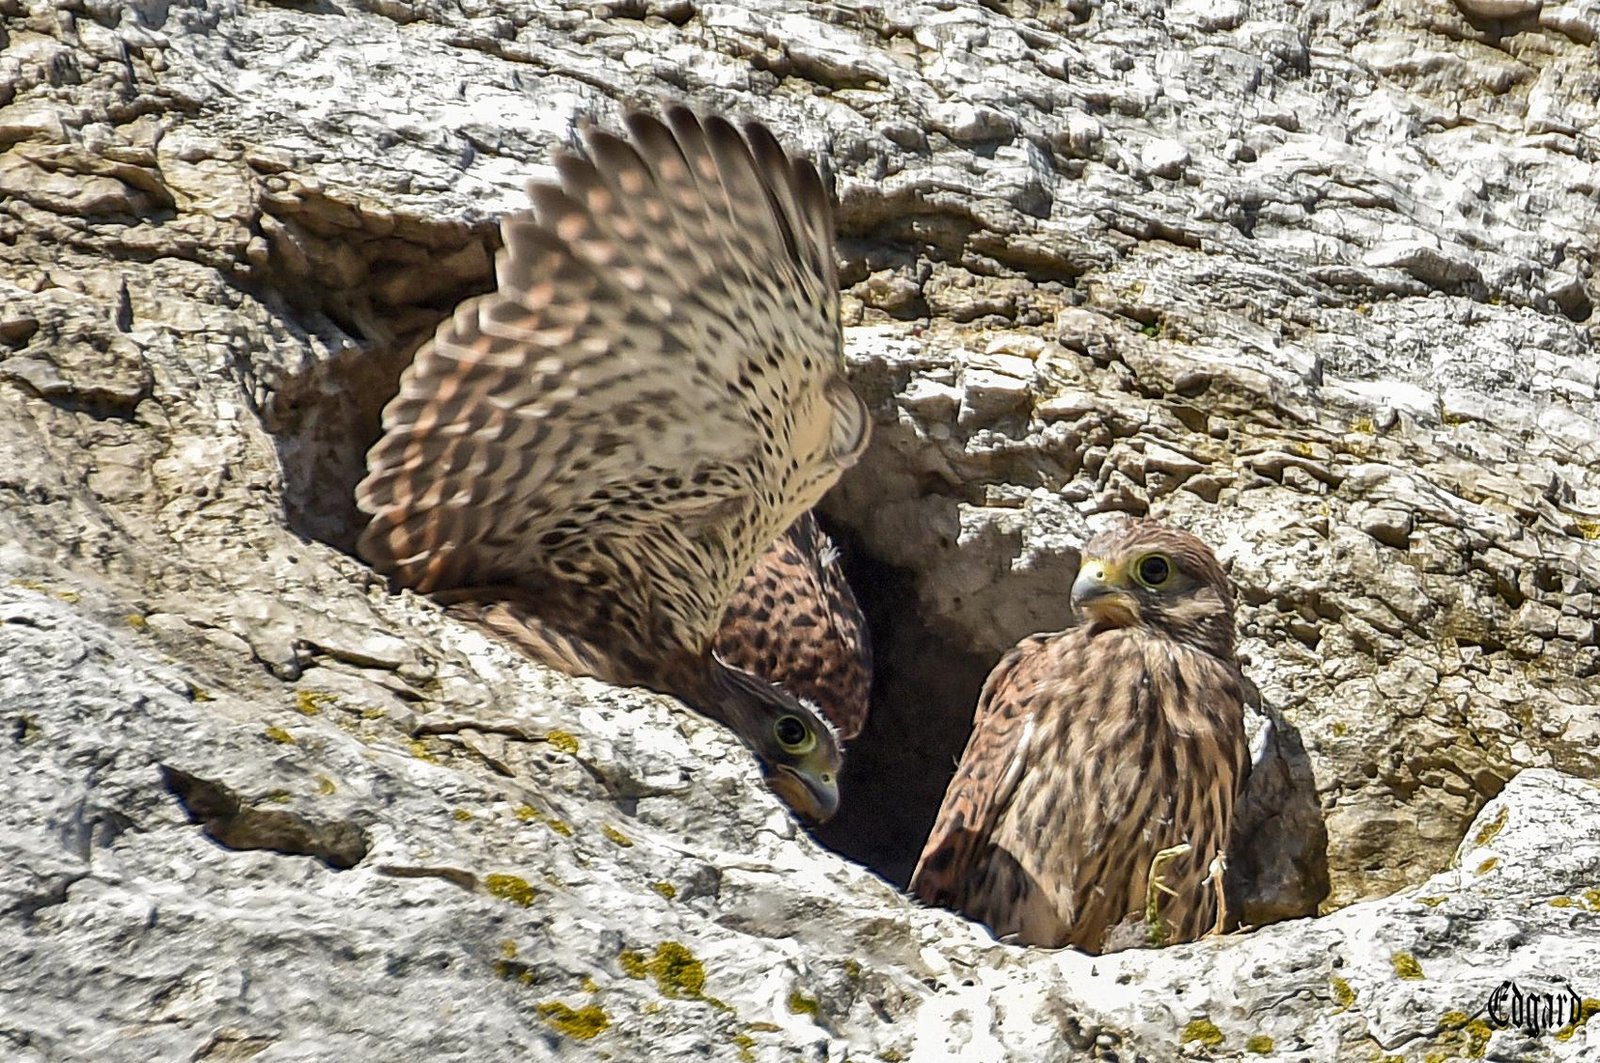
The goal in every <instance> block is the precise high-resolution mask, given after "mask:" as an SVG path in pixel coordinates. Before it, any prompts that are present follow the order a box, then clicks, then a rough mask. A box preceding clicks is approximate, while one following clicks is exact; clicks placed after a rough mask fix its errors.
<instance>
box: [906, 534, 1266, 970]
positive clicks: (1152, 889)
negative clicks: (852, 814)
mask: <svg viewBox="0 0 1600 1063" xmlns="http://www.w3.org/2000/svg"><path fill="white" fill-rule="evenodd" d="M1072 601H1073V605H1074V607H1075V608H1076V609H1077V610H1078V611H1079V613H1080V614H1081V617H1082V619H1081V622H1080V623H1079V625H1078V626H1076V627H1073V628H1069V629H1068V630H1066V631H1061V632H1056V633H1054V634H1048V635H1035V636H1032V637H1031V638H1027V639H1024V640H1023V641H1022V642H1021V643H1020V644H1018V645H1017V646H1016V648H1015V649H1013V650H1011V652H1010V653H1008V654H1007V655H1006V656H1005V657H1004V658H1002V659H1001V661H1000V663H999V664H998V665H996V666H995V669H994V671H993V672H991V673H990V674H989V678H988V681H987V682H986V683H985V684H984V688H983V693H982V695H981V696H980V697H979V699H978V708H977V712H976V713H975V715H974V718H973V723H972V735H971V738H970V739H969V740H968V742H967V748H966V752H965V753H963V754H962V757H961V762H960V764H959V766H958V767H957V768H956V773H955V777H954V778H953V779H952V780H951V782H950V787H949V789H948V790H947V791H946V793H945V797H944V804H943V805H942V807H941V808H940V809H939V815H938V819H937V820H936V821H935V824H934V828H933V833H932V834H931V835H930V836H929V838H928V842H927V845H926V846H925V847H924V848H923V850H922V858H921V860H919V861H918V863H917V869H916V871H915V872H914V873H913V875H912V877H911V887H910V888H911V890H912V891H913V892H914V893H916V895H917V896H918V897H920V898H921V899H922V900H923V901H925V902H927V903H929V904H937V905H942V906H944V907H948V908H952V909H954V910H956V911H959V912H963V913H965V914H966V915H968V916H969V917H971V918H973V919H976V920H979V921H980V922H983V923H985V924H987V925H988V927H989V928H990V930H991V931H993V933H994V935H995V936H996V937H997V938H1000V939H1001V940H1004V941H1015V942H1017V943H1019V944H1025V945H1039V946H1044V947H1048V948H1059V947H1062V946H1066V945H1072V946H1076V947H1077V948H1080V949H1083V950H1084V951H1086V952H1094V953H1098V952H1101V951H1104V950H1106V949H1107V948H1117V947H1123V946H1125V945H1126V944H1127V943H1129V942H1128V941H1127V940H1126V939H1127V933H1128V930H1127V928H1128V927H1129V926H1136V927H1139V928H1142V929H1143V931H1144V933H1145V934H1146V935H1147V940H1150V941H1152V942H1153V943H1172V942H1178V941H1192V940H1194V939H1195V938H1197V937H1199V936H1201V935H1202V934H1203V933H1205V932H1206V931H1207V930H1208V929H1210V928H1212V927H1213V926H1214V925H1218V924H1220V922H1221V919H1220V916H1219V911H1218V909H1219V903H1218V900H1217V898H1218V896H1219V895H1220V894H1221V870H1222V866H1223V862H1222V860H1221V859H1220V857H1221V856H1222V854H1224V853H1225V852H1226V851H1227V848H1228V841H1229V832H1230V829H1231V825H1232V819H1233V807H1234V802H1235V801H1236V800H1237V798H1238V795H1239V793H1240V791H1241V789H1242V787H1243V785H1244V779H1245V774H1246V772H1247V770H1248V749H1247V744H1246V741H1245V730H1244V680H1243V677H1242V674H1241V673H1240V670H1239V665H1238V662H1237V660H1236V659H1235V657H1234V623H1233V592H1232V588H1231V586H1230V584H1229V582H1228V578H1227V576H1226V575H1225V574H1224V573H1223V571H1222V567H1221V566H1220V565H1219V564H1218V563H1217V559H1216V557H1215V556H1214V555H1213V554H1212V552H1211V550H1210V548H1209V547H1207V546H1206V545H1205V544H1204V543H1202V542H1201V541H1200V540H1199V539H1196V538H1195V537H1194V536H1192V535H1189V534H1188V533H1186V532H1181V531H1177V530H1175V529H1172V528H1168V527H1164V526H1162V525H1160V524H1156V523H1154V522H1151V521H1136V522H1133V523H1131V524H1128V525H1126V526H1124V527H1122V528H1119V529H1116V530H1113V531H1108V532H1104V533H1102V534H1100V535H1097V536H1095V537H1094V538H1093V539H1092V540H1091V541H1090V542H1089V545H1088V547H1087V548H1086V549H1085V551H1084V560H1083V564H1082V565H1081V566H1080V568H1079V570H1078V577H1077V580H1076V581H1075V582H1074V583H1073V585H1072ZM1119 928H1121V929H1119ZM1114 930H1116V931H1118V933H1116V934H1111V932H1112V931H1114Z"/></svg>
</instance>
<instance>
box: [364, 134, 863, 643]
mask: <svg viewBox="0 0 1600 1063" xmlns="http://www.w3.org/2000/svg"><path fill="white" fill-rule="evenodd" d="M627 125H628V129H629V131H630V137H629V139H627V140H624V139H622V138H619V137H616V136H613V135H610V134H608V133H604V132H598V131H591V132H589V133H588V135H587V137H586V143H587V147H588V158H578V157H575V156H564V157H562V158H560V159H558V160H557V167H558V172H559V174H560V181H559V184H532V185H530V187H529V196H530V198H531V199H532V201H533V210H532V211H531V212H530V213H524V214H518V215H515V216H512V217H510V218H508V219H507V220H506V221H505V222H504V224H503V225H502V232H503V234H504V238H505V249H504V251H502V252H501V254H500V255H499V257H498V259H497V262H496V270H497V277H498V288H497V290H496V291H494V292H492V293H490V294H488V295H486V296H483V297H481V298H479V299H475V300H472V301H469V302H467V303H464V304H463V305H462V306H461V307H459V308H458V309H457V311H456V313H455V315H454V316H453V317H452V318H451V319H450V320H449V321H447V322H445V323H444V324H443V325H441V326H440V328H439V330H438V333H437V334H436V335H435V337H434V338H433V340H432V341H430V342H429V343H428V344H426V345H425V346H424V347H423V348H422V349H421V350H420V351H418V353H417V356H416V358H415V360H414V361H413V363H412V365H411V367H410V368H409V369H408V370H407V371H406V373H405V375H404V376H403V377H402V379H401V385H400V393H399V394H398V395H397V396H396V397H395V398H394V400H393V401H391V402H390V403H389V405H388V407H387V408H386V409H385V411H384V418H383V424H384V436H383V438H382V439H380V440H379V442H378V443H377V444H376V445H375V446H374V447H373V449H372V451H371V453H370V454H369V455H368V474H367V476H366V478H365V479H364V480H363V481H362V482H361V484H360V486H359V487H358V488H357V494H356V501H357V504H358V505H359V506H360V507H361V509H363V510H364V511H366V512H367V513H370V514H371V515H372V521H371V523H370V524H369V525H368V527H367V530H366V532H365V534H364V535H363V536H362V538H361V543H360V550H361V553H362V554H363V556H365V557H366V558H367V559H368V560H369V561H370V562H371V563H372V564H373V566H374V567H375V568H377V569H379V570H380V571H382V572H385V573H388V574H390V575H393V576H394V577H395V578H396V579H397V580H398V581H399V582H400V583H402V584H404V585H407V586H410V587H413V588H415V589H417V590H419V591H423V592H430V593H431V592H437V591H448V590H451V589H463V588H470V589H475V590H477V591H481V593H482V594H483V596H484V597H485V598H491V599H492V598H493V597H494V592H495V589H496V588H497V587H498V588H514V589H516V590H518V591H519V592H524V593H532V594H534V595H539V596H542V595H546V594H547V595H548V599H549V600H550V601H551V602H552V607H553V608H560V607H561V606H560V604H559V603H568V604H567V605H566V607H565V608H566V609H567V610H568V612H569V613H570V614H571V615H569V616H563V617H551V618H549V619H552V620H554V621H557V622H560V623H566V624H567V626H569V627H571V628H573V629H574V630H577V631H578V632H579V633H580V634H582V635H583V636H584V637H586V638H591V639H593V640H595V641H596V642H599V643H601V644H604V643H605V642H606V641H607V639H608V637H610V636H611V635H613V634H615V635H618V636H623V637H627V638H631V639H634V640H643V641H644V642H647V643H648V644H650V645H651V646H652V647H653V648H654V649H655V650H658V651H659V652H660V653H661V654H662V655H663V656H665V655H667V654H669V653H673V652H679V651H681V650H684V649H687V650H689V651H692V652H695V653H699V652H703V651H704V649H705V648H706V647H707V646H708V645H709V644H710V641H711V638H712V636H713V634H714V633H715V631H716V629H717V624H718V622H719V620H720V619H721V616H722V613H723V610H724V607H725V606H726V603H727V601H728V599H729V598H730V597H731V596H732V594H733V592H734V589H735V588H736V587H737V585H738V583H739V580H740V578H741V577H743V576H744V574H745V573H746V572H748V571H749V569H750V568H751V566H752V565H753V564H754V562H755V560H756V558H757V557H758V556H759V555H760V553H761V551H762V550H763V549H764V548H765V547H767V546H768V544H770V543H771V542H772V541H773V540H774V539H775V538H776V537H777V536H778V534H779V533H780V532H782V531H783V530H784V529H785V528H786V527H788V525H789V524H790V523H791V522H792V521H794V520H795V519H796V518H797V517H799V516H800V514H801V513H803V512H804V511H805V510H807V509H808V508H810V506H811V505H813V504H814V503H815V502H816V501H817V500H818V499H819V498H821V496H822V494H823V493H824V492H825V491H826V490H827V489H828V487H830V486H831V485H832V484H833V483H834V481H836V480H837V479H838V477H839V474H840V473H841V472H842V471H843V470H844V469H845V468H847V467H848V466H849V465H850V464H851V463H853V462H854V461H855V459H856V458H857V457H858V456H859V454H860V452H861V450H862V449H863V448H864V446H865V445H866V440H867V433H868V429H869V422H868V419H867V412H866V408H865V406H864V404H863V403H862V402H861V400H860V399H859V398H858V397H857V396H856V394H855V393H854V391H852V390H851V388H850V386H849V384H848V382H847V381H846V380H845V376H844V363H843V356H842V345H841V337H840V326H839V294H838V287H837V280H836V264H835V259H834V243H833V220H832V210H831V207H830V204H829V200H828V195H827V192H826V190H825V188H824V187H823V183H822V181H821V179H820V178H819V177H818V174H817V171H816V169H815V168H814V167H813V166H811V164H809V163H807V162H804V161H800V160H790V159H789V158H788V157H787V156H786V155H785V154H784V152H783V150H782V148H780V147H779V145H778V143H777V141H776V140H775V139H774V138H773V136H772V134H771V133H770V132H769V131H768V130H767V129H766V128H765V127H763V126H761V125H758V124H755V123H751V124H748V125H746V126H745V127H744V131H743V134H742V135H741V133H740V131H739V130H737V129H735V127H734V126H732V125H730V124H729V123H728V122H726V121H724V120H723V119H720V118H714V117H708V118H703V119H702V118H699V117H697V116H696V115H694V114H693V113H692V112H690V111H688V110H687V109H684V108H681V107H679V108H672V109H670V110H669V111H668V112H667V113H666V116H665V119H664V120H658V119H656V118H652V117H649V116H646V115H643V114H632V115H629V116H628V118H627ZM595 600H603V601H605V603H606V608H605V609H604V610H601V611H599V612H600V613H601V614H603V616H598V617H597V615H591V613H590V611H588V610H586V609H585V608H583V607H582V604H581V603H584V602H592V601H595Z"/></svg>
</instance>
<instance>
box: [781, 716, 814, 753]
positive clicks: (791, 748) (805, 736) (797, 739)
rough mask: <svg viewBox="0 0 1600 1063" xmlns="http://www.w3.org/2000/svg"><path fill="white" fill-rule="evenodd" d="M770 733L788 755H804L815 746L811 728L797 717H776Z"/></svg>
mask: <svg viewBox="0 0 1600 1063" xmlns="http://www.w3.org/2000/svg"><path fill="white" fill-rule="evenodd" d="M772 733H773V736H774V737H776V738H777V740H778V744H779V745H780V746H782V747H783V748H784V750H785V751H787V752H789V753H804V752H806V751H807V750H809V749H810V748H811V747H812V746H814V745H816V744H817V740H816V739H815V738H814V737H812V734H811V728H809V727H807V726H806V722H805V721H804V720H802V719H801V718H800V717H798V716H780V717H778V722H777V723H775V724H773V726H772Z"/></svg>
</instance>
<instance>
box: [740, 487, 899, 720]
mask: <svg viewBox="0 0 1600 1063" xmlns="http://www.w3.org/2000/svg"><path fill="white" fill-rule="evenodd" d="M715 646H716V651H717V656H719V657H721V658H722V659H723V660H724V661H726V662H727V663H729V664H731V665H733V666H735V667H737V668H743V669H744V670H745V671H747V672H751V673H753V674H755V675H759V676H761V677H762V678H763V679H766V680H767V681H768V682H771V683H776V684H778V685H779V686H781V687H783V688H784V689H785V690H787V691H789V693H791V694H794V695H796V696H797V697H801V698H804V699H806V700H807V701H809V702H811V703H812V704H814V705H816V706H817V707H818V708H820V709H821V710H822V715H823V716H825V717H826V718H827V720H828V722H829V723H831V724H833V726H834V728H835V729H836V730H837V731H838V735H839V738H841V739H843V740H845V741H848V740H850V739H852V738H854V737H855V736H856V735H858V734H860V733H861V728H862V726H863V725H865V724H866V722H867V706H868V699H869V697H870V695H871V693H872V645H871V643H870V642H869V641H868V638H867V622H866V620H865V619H863V618H862V616H861V607H860V606H859V605H857V604H856V598H855V595H854V594H853V593H851V590H850V584H849V583H847V582H846V581H845V578H844V573H843V572H841V571H840V570H839V551H838V549H837V548H836V547H835V546H834V545H833V542H832V540H830V539H829V538H828V536H827V533H825V532H824V531H823V530H822V526H821V525H820V524H818V523H817V519H816V517H814V516H812V515H811V514H810V513H807V514H805V515H804V516H802V517H801V518H800V519H799V520H797V521H795V522H794V524H793V525H791V526H790V527H789V530H788V531H786V532H784V533H783V535H782V536H780V537H779V539H778V541H777V542H775V543H773V544H772V546H771V548H770V549H768V550H767V552H766V553H764V554H762V555H761V558H760V560H758V561H757V562H756V567H755V568H754V569H753V570H752V571H751V573H750V574H749V575H748V576H746V577H745V578H744V582H743V583H741V584H739V589H738V591H737V592H735V594H734V596H733V600H732V601H731V602H729V603H728V612H727V615H726V616H725V617H724V618H723V621H722V630H721V631H719V632H717V640H716V643H715Z"/></svg>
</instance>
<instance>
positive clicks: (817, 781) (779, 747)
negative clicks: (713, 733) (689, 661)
mask: <svg viewBox="0 0 1600 1063" xmlns="http://www.w3.org/2000/svg"><path fill="white" fill-rule="evenodd" d="M712 665H713V669H712V671H713V691H714V692H713V697H712V699H711V700H712V701H713V702H714V708H713V709H712V715H715V716H716V717H717V718H718V719H720V720H721V721H722V722H723V723H725V724H727V725H728V727H729V728H730V729H732V731H733V732H734V733H735V734H737V735H738V736H739V737H740V739H742V740H743V741H744V744H745V745H747V746H749V747H750V750H751V752H753V753H755V755H756V758H757V759H758V760H759V761H760V762H761V770H762V772H763V773H764V774H765V775H766V777H767V785H768V786H770V787H771V788H772V791H773V792H774V793H776V794H777V795H778V796H779V797H781V798H783V800H784V801H785V802H786V803H787V804H788V805H789V807H790V808H792V809H794V810H795V812H797V813H799V814H800V816H801V817H802V818H804V819H805V820H806V821H807V822H810V823H814V824H815V823H825V822H827V821H828V820H829V819H831V818H833V814H834V813H835V812H837V811H838V810H839V767H840V764H841V763H842V762H843V759H844V758H843V754H841V753H840V751H839V740H838V737H837V736H836V735H835V734H834V732H833V727H832V726H831V725H830V724H829V723H828V722H827V721H826V720H824V719H822V717H821V716H819V715H818V714H817V713H816V711H815V710H813V709H811V708H809V707H808V706H807V705H806V704H805V703H804V702H802V701H800V700H799V699H797V698H795V697H793V696H791V695H790V694H788V693H787V692H786V691H784V690H782V689H780V688H779V687H775V686H773V685H772V684H771V683H768V682H767V681H766V680H764V679H760V678H758V677H756V676H753V675H751V674H750V673H749V672H746V671H744V670H743V669H739V668H734V667H733V666H731V665H728V664H725V663H723V661H722V660H721V659H720V658H717V657H715V656H713V658H712Z"/></svg>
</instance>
